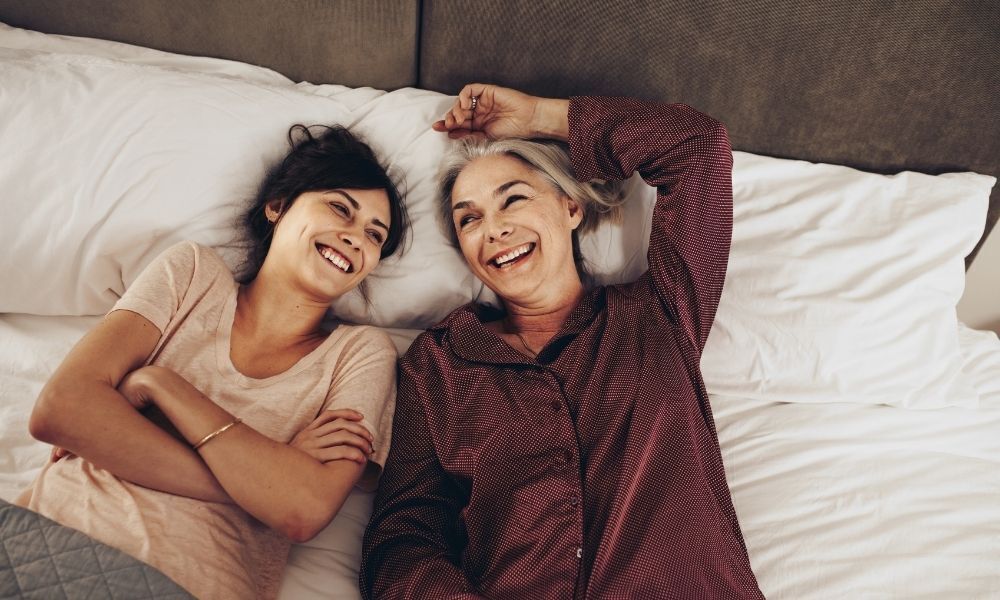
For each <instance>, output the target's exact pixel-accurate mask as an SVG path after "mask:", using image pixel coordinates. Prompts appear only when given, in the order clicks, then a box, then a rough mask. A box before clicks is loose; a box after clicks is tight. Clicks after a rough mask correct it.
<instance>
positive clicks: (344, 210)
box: [330, 202, 351, 217]
mask: <svg viewBox="0 0 1000 600" xmlns="http://www.w3.org/2000/svg"><path fill="white" fill-rule="evenodd" d="M330 207H331V208H332V209H333V210H335V211H337V212H339V213H340V214H342V215H344V216H345V217H346V216H347V215H349V214H351V211H349V210H348V209H347V207H346V206H344V205H343V204H341V203H340V202H331V203H330Z"/></svg>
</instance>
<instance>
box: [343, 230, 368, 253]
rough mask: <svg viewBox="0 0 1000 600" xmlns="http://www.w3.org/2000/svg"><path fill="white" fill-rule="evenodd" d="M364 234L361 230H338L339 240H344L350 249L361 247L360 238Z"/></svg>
mask: <svg viewBox="0 0 1000 600" xmlns="http://www.w3.org/2000/svg"><path fill="white" fill-rule="evenodd" d="M363 236H364V232H363V231H355V230H353V229H345V230H344V231H341V232H340V241H342V242H344V243H345V244H347V245H348V246H350V247H351V249H352V250H360V249H361V239H362V237H363Z"/></svg>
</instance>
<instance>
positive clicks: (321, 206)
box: [264, 189, 391, 300]
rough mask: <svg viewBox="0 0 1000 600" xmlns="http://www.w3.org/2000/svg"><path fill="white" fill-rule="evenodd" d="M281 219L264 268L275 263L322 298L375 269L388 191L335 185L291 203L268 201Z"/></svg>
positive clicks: (345, 288) (385, 231) (383, 235)
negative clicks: (275, 203)
mask: <svg viewBox="0 0 1000 600" xmlns="http://www.w3.org/2000/svg"><path fill="white" fill-rule="evenodd" d="M266 210H267V216H268V218H269V219H271V218H273V219H276V220H277V224H276V225H275V228H274V238H273V240H272V242H271V248H270V250H269V251H268V255H267V259H265V263H264V265H265V266H264V268H266V267H267V265H268V263H269V262H273V263H274V264H275V266H278V267H280V268H281V270H283V271H284V272H285V273H289V274H295V275H294V281H297V282H298V283H299V285H301V286H302V287H303V289H304V290H305V291H306V292H307V293H308V294H310V295H314V296H317V297H318V298H317V299H320V300H328V299H329V300H332V299H334V298H337V297H339V296H341V295H343V294H345V293H346V292H348V291H350V290H352V289H354V288H355V287H357V286H358V284H360V283H361V281H362V280H363V279H364V278H365V277H367V276H368V274H369V273H371V272H372V269H374V268H375V267H376V266H377V265H378V263H379V259H380V257H381V252H382V245H383V244H384V243H385V240H386V238H387V236H388V235H389V226H390V225H391V223H390V213H389V197H388V195H387V194H386V192H385V191H384V190H380V189H374V190H357V189H350V190H347V189H344V190H341V189H336V190H328V191H311V192H305V193H303V194H301V195H300V196H299V197H298V198H297V199H296V200H295V201H294V202H293V203H292V205H291V206H290V207H289V208H287V209H285V210H284V212H283V213H279V210H280V207H279V206H275V205H268V207H267V209H266Z"/></svg>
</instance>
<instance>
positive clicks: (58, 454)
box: [49, 446, 76, 462]
mask: <svg viewBox="0 0 1000 600" xmlns="http://www.w3.org/2000/svg"><path fill="white" fill-rule="evenodd" d="M74 456H76V455H75V454H73V453H72V452H70V451H69V450H67V449H65V448H60V447H59V446H52V453H51V454H50V455H49V460H51V461H52V462H56V461H58V460H59V459H60V458H65V457H70V458H72V457H74Z"/></svg>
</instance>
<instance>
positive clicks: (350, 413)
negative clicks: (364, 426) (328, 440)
mask: <svg viewBox="0 0 1000 600" xmlns="http://www.w3.org/2000/svg"><path fill="white" fill-rule="evenodd" d="M364 418H365V416H364V415H363V414H361V413H359V412H358V411H356V410H352V409H350V408H337V409H330V410H324V411H323V412H321V413H320V415H319V416H318V417H316V418H315V419H313V422H312V423H310V424H309V425H307V426H306V428H305V429H304V430H303V431H307V430H309V429H316V428H318V427H322V426H323V425H325V424H327V423H329V422H331V421H336V420H337V419H347V420H348V421H360V420H362V419H364Z"/></svg>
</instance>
